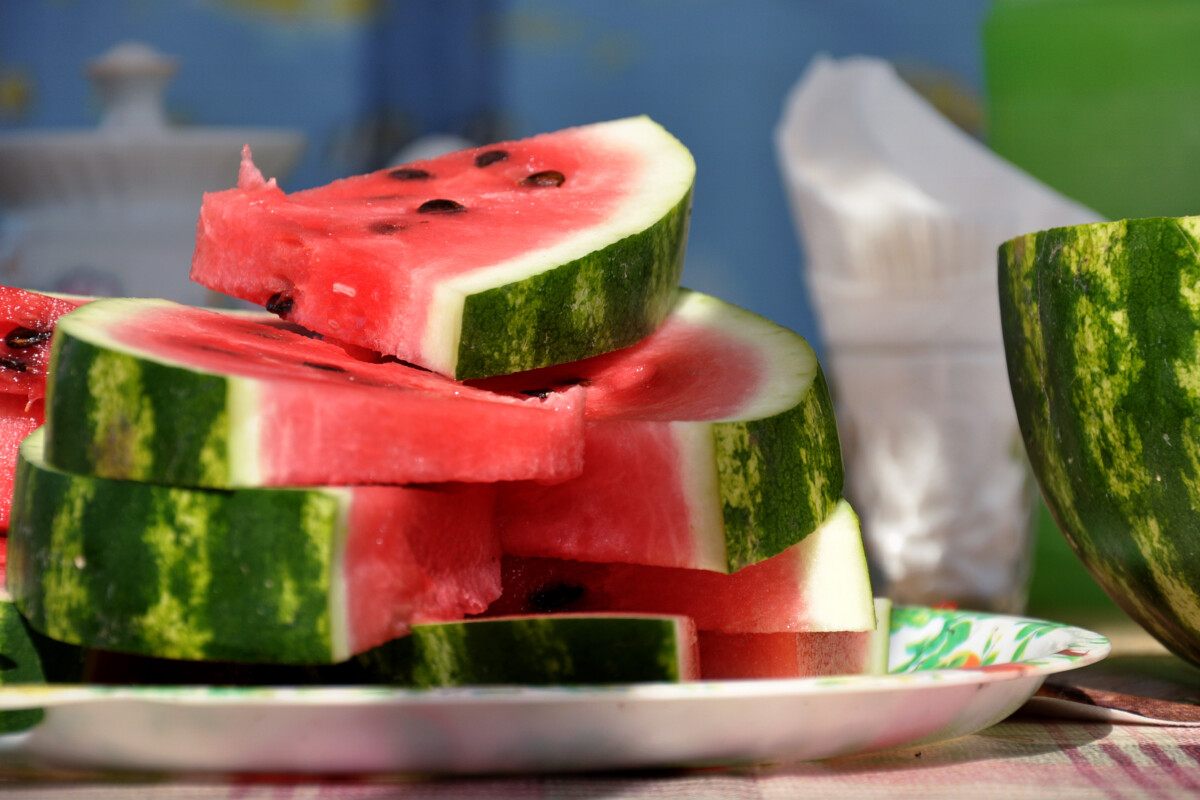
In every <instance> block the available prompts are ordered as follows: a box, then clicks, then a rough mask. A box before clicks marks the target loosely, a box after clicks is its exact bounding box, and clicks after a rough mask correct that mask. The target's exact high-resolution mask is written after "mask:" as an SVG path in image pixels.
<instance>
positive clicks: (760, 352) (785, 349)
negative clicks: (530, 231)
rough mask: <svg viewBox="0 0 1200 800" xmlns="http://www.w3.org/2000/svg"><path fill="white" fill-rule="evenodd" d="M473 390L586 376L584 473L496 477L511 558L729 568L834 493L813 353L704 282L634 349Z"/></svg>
mask: <svg viewBox="0 0 1200 800" xmlns="http://www.w3.org/2000/svg"><path fill="white" fill-rule="evenodd" d="M474 385H476V386H479V387H481V388H487V389H490V390H492V391H495V392H508V393H512V394H514V395H516V396H521V395H534V396H553V395H554V394H555V393H557V392H559V391H564V390H567V389H570V388H572V387H575V386H583V387H585V392H586V400H585V403H584V406H585V414H586V415H587V417H588V418H589V422H588V424H587V432H586V445H585V448H584V450H585V453H586V457H585V459H584V467H583V473H582V474H581V475H580V476H579V477H578V478H574V479H571V480H568V481H565V482H563V483H558V484H555V485H547V484H545V483H538V482H533V481H522V482H515V483H511V484H506V485H505V486H503V487H501V491H500V497H499V500H498V507H497V518H498V520H499V526H500V531H501V539H502V542H503V547H504V551H505V552H506V553H509V554H512V555H520V556H530V557H545V558H567V559H576V560H580V561H599V562H616V561H620V562H628V563H634V564H645V565H653V566H665V567H688V568H695V569H710V570H716V571H718V572H732V571H736V570H738V569H741V568H743V567H746V566H749V565H750V564H755V563H758V562H759V561H762V560H764V559H766V558H770V557H771V556H775V555H778V554H779V553H782V552H783V551H784V550H786V549H787V548H789V547H791V546H792V545H794V544H796V543H797V542H799V541H800V540H801V539H803V538H804V537H805V536H807V535H808V534H809V533H811V532H812V531H813V530H815V529H816V528H817V526H818V525H820V524H821V523H822V522H824V521H825V519H826V518H827V517H828V516H829V515H830V514H831V513H832V512H833V510H834V508H835V506H836V505H837V503H838V501H839V500H840V498H841V494H842V485H843V468H842V453H841V445H840V443H839V440H838V430H837V421H836V419H835V417H834V411H833V402H832V400H831V398H830V395H829V388H828V385H827V384H826V381H825V376H824V374H823V372H822V371H821V367H820V364H819V363H818V362H817V357H816V354H815V353H814V352H813V350H812V348H811V347H810V346H809V344H808V343H807V342H806V341H805V340H804V339H803V338H802V337H800V336H798V335H797V334H795V333H793V332H792V331H789V330H787V329H786V328H783V327H781V326H779V325H776V324H775V323H773V322H771V321H770V320H767V319H764V318H763V317H760V316H758V315H756V314H752V313H750V312H748V311H746V310H744V309H741V308H738V307H737V306H734V305H732V304H730V303H725V302H723V301H721V300H718V299H716V298H714V297H709V296H707V295H704V294H701V293H699V292H691V291H687V290H681V291H680V294H679V298H678V300H677V301H676V303H675V305H674V307H673V308H672V310H671V313H670V314H669V315H668V316H667V319H666V321H665V322H664V323H663V325H662V326H661V327H660V328H659V329H658V330H657V331H655V332H654V333H653V334H651V335H650V336H648V337H646V338H645V339H643V340H642V341H641V342H639V343H637V344H635V345H633V346H632V347H628V348H625V349H623V350H619V351H616V352H613V353H607V354H605V355H600V356H596V357H595V358H592V359H588V360H585V361H580V362H577V363H574V364H564V365H560V366H556V367H549V368H546V369H542V370H537V371H535V372H532V373H522V374H518V375H508V376H503V377H502V378H493V379H489V380H485V381H477V382H474Z"/></svg>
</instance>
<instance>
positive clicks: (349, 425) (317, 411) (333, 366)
mask: <svg viewBox="0 0 1200 800" xmlns="http://www.w3.org/2000/svg"><path fill="white" fill-rule="evenodd" d="M114 302H120V301H104V303H105V304H109V305H111V304H113V303H114ZM124 302H133V301H124ZM107 328H108V331H107V332H108V335H109V336H111V337H112V339H113V340H114V341H117V342H119V343H120V344H121V345H123V346H129V347H133V348H136V349H137V351H138V352H139V353H141V354H144V355H146V356H147V357H153V358H155V359H161V360H162V361H164V362H168V363H176V364H181V365H184V366H186V367H187V368H188V369H192V370H208V371H213V372H216V373H218V374H221V375H229V376H234V377H239V376H240V377H244V378H249V379H253V380H255V381H258V382H259V384H260V386H261V389H260V390H258V391H256V393H255V395H256V401H257V403H258V406H257V409H256V411H255V412H254V419H255V423H254V424H255V425H257V426H258V430H257V440H258V441H257V443H256V445H255V448H254V449H255V452H256V453H257V456H258V458H259V460H260V461H259V469H260V471H261V482H262V484H263V485H316V484H363V483H388V484H397V483H436V482H444V481H451V480H454V481H473V482H474V481H503V480H514V479H538V480H545V481H555V480H563V479H564V478H569V477H572V476H574V475H577V474H579V472H580V471H581V470H582V459H583V423H582V390H576V392H574V393H568V394H565V395H560V396H556V397H553V398H548V399H546V400H541V399H538V398H531V397H527V398H523V399H515V398H511V397H504V396H500V395H496V394H492V393H489V392H486V391H483V390H480V389H474V388H471V387H468V386H464V385H462V384H460V383H456V382H455V381H452V380H450V379H448V378H445V377H442V376H440V375H436V374H434V373H431V372H427V371H424V370H419V369H415V368H413V367H410V366H407V365H404V364H400V363H395V362H384V363H368V362H365V361H362V360H359V359H357V358H353V357H351V356H350V355H348V354H347V353H346V352H345V351H344V350H343V349H342V348H341V347H338V346H337V345H334V344H331V343H329V342H326V341H322V340H320V339H316V338H310V337H308V336H306V335H303V334H302V333H299V332H297V330H296V329H295V327H294V326H292V325H290V324H288V323H285V322H282V321H280V320H277V319H275V318H274V317H271V316H270V315H267V314H234V313H228V312H217V311H211V310H205V309H197V308H190V307H187V306H180V305H176V304H169V303H165V302H163V303H162V304H161V306H160V307H158V308H157V309H149V308H143V310H139V311H138V312H137V313H136V314H129V315H121V314H119V313H117V312H114V319H113V321H112V323H111V325H109V326H107Z"/></svg>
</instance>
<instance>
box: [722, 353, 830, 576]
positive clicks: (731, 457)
mask: <svg viewBox="0 0 1200 800" xmlns="http://www.w3.org/2000/svg"><path fill="white" fill-rule="evenodd" d="M712 428H713V438H714V441H715V443H716V458H715V461H716V464H717V472H718V476H719V485H720V497H721V512H722V517H723V518H724V523H725V548H726V561H727V566H728V569H729V571H730V572H735V571H737V570H739V569H741V568H742V567H746V566H749V565H751V564H756V563H758V562H759V561H762V560H764V559H767V558H770V557H771V556H774V555H778V554H779V553H782V552H783V551H784V550H786V549H787V548H789V547H791V546H792V545H794V544H795V543H796V542H798V541H800V540H802V539H803V538H804V537H806V536H808V535H809V534H810V533H811V532H812V531H814V530H816V529H817V528H818V527H820V525H821V524H822V523H823V522H825V520H826V519H828V517H829V515H830V514H832V513H833V510H834V508H835V507H836V506H837V504H838V502H839V501H840V499H841V496H842V487H843V483H844V477H845V475H844V471H843V466H842V451H841V444H840V442H839V439H838V431H837V421H836V418H835V416H834V411H833V401H832V399H831V397H830V394H829V387H828V384H827V383H826V381H825V375H824V372H823V371H822V370H821V369H820V367H817V371H816V374H815V375H814V376H813V382H812V386H811V387H810V389H809V390H808V392H807V393H805V395H804V399H803V400H802V402H801V403H800V404H798V405H796V406H794V407H792V408H790V409H788V410H787V411H784V412H782V413H780V414H775V415H774V416H770V417H767V418H765V419H758V420H748V421H745V422H717V423H713V426H712Z"/></svg>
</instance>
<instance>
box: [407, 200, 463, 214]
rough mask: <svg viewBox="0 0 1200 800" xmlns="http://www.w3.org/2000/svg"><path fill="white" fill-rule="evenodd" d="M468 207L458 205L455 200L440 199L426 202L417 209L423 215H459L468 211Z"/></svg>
mask: <svg viewBox="0 0 1200 800" xmlns="http://www.w3.org/2000/svg"><path fill="white" fill-rule="evenodd" d="M466 210H467V207H466V206H464V205H463V204H462V203H456V202H454V201H453V200H447V199H445V198H443V197H439V198H438V199H436V200H426V201H425V202H424V203H421V205H420V206H418V207H417V211H418V212H419V213H421V214H457V213H458V212H460V211H466Z"/></svg>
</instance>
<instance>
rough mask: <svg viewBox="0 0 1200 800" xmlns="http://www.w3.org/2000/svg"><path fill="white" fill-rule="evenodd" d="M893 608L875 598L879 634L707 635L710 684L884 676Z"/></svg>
mask: <svg viewBox="0 0 1200 800" xmlns="http://www.w3.org/2000/svg"><path fill="white" fill-rule="evenodd" d="M890 614H891V602H890V601H889V600H887V599H886V598H878V597H877V598H875V620H876V625H875V630H873V631H801V632H799V633H720V632H717V631H701V632H700V634H699V643H700V676H701V677H702V678H704V679H705V680H741V679H745V678H815V677H823V676H829V675H883V674H885V673H886V672H887V668H888V645H889V642H888V639H889V637H890V635H891V619H890Z"/></svg>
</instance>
